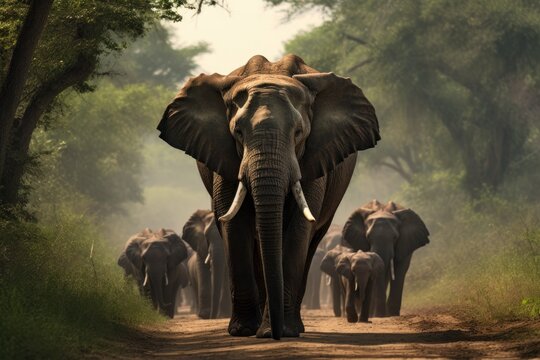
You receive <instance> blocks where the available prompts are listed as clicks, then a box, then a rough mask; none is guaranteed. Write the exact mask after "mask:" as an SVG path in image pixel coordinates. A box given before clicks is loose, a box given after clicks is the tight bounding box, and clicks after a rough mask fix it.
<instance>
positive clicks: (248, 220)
mask: <svg viewBox="0 0 540 360" xmlns="http://www.w3.org/2000/svg"><path fill="white" fill-rule="evenodd" d="M237 186H238V183H237V182H236V183H231V182H227V181H225V180H224V179H223V178H221V177H220V176H215V180H214V192H213V194H214V196H213V199H212V201H213V209H214V213H215V214H216V218H217V219H219V217H220V216H223V215H224V214H225V213H226V212H227V211H228V210H229V207H230V205H231V203H232V200H233V198H234V195H235V192H236V188H237ZM253 214H254V210H253V201H252V200H251V198H250V197H249V196H248V197H246V199H245V200H244V203H243V204H242V207H241V208H240V210H239V211H238V213H237V214H236V216H235V217H234V218H233V219H231V220H230V221H228V222H225V223H220V224H218V225H219V226H218V228H219V229H220V233H221V236H222V238H223V241H224V243H225V254H226V257H227V259H228V261H229V263H228V264H229V280H230V289H231V300H232V314H231V320H230V321H229V328H228V331H229V334H231V335H233V336H251V335H255V333H256V332H257V329H258V328H259V325H260V321H261V315H260V307H259V296H258V288H257V283H256V281H255V269H254V264H253V261H254V246H255V234H254V232H253V228H252V226H251V225H252V224H254V219H253Z"/></svg>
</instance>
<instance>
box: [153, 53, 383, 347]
mask: <svg viewBox="0 0 540 360" xmlns="http://www.w3.org/2000/svg"><path fill="white" fill-rule="evenodd" d="M158 130H160V132H161V134H160V137H161V138H162V139H164V140H165V141H166V142H168V143H169V144H170V145H171V146H173V147H176V148H178V149H181V150H183V151H185V152H186V153H187V154H189V155H191V156H192V157H194V158H195V159H196V160H197V164H198V169H199V172H200V175H201V178H202V180H203V183H204V185H205V187H206V189H207V190H208V192H209V194H210V195H211V197H212V208H213V210H214V212H215V214H216V217H217V218H218V219H219V220H220V222H219V228H220V232H221V234H222V236H223V238H224V240H225V244H226V251H227V252H228V255H229V258H230V271H231V274H230V277H231V291H232V299H233V313H232V317H231V320H230V322H229V328H228V330H229V333H230V334H231V335H236V336H249V335H254V334H256V335H257V337H273V338H274V339H280V338H281V336H289V337H291V336H298V335H299V333H300V332H302V331H304V327H303V324H302V320H301V317H300V307H301V303H302V297H303V295H304V290H305V285H306V278H307V273H308V270H309V267H310V263H311V258H312V256H313V254H314V253H315V250H316V248H317V244H318V243H319V241H320V240H321V238H322V237H323V236H324V234H325V233H326V231H327V229H328V227H329V226H330V224H331V222H332V218H333V216H334V214H335V211H336V209H337V207H338V205H339V203H340V201H341V199H342V197H343V195H344V193H345V190H346V189H347V186H348V184H349V181H350V179H351V176H352V173H353V171H354V167H355V163H356V154H357V152H358V151H359V150H364V149H367V148H371V147H373V146H375V144H376V143H377V141H378V140H379V139H380V136H379V128H378V122H377V118H376V115H375V110H374V108H373V106H372V105H371V104H370V102H369V101H368V100H367V99H366V97H365V96H364V94H363V93H362V91H361V90H360V88H358V87H357V86H356V85H354V84H353V83H352V82H351V80H350V79H347V78H342V77H339V76H337V75H334V74H333V73H320V72H318V71H317V70H315V69H313V68H311V67H309V66H307V65H306V64H305V63H304V61H303V60H302V59H300V58H299V57H297V56H295V55H286V56H284V57H283V58H282V59H280V60H279V61H276V62H269V61H268V60H267V59H266V58H264V57H263V56H254V57H252V58H251V59H250V60H249V61H248V62H247V63H246V65H244V66H242V67H240V68H238V69H236V70H234V71H233V72H231V73H230V74H229V75H219V74H213V75H205V74H201V75H199V76H197V77H195V78H191V79H190V80H189V81H188V82H187V83H186V84H185V85H184V87H183V88H182V89H181V90H180V92H179V93H178V95H177V96H176V98H175V99H174V100H173V101H172V103H171V104H170V105H169V106H168V107H167V109H166V110H165V113H164V115H163V118H162V119H161V122H160V124H159V126H158ZM284 255H286V256H284ZM261 308H263V309H264V310H263V311H262V314H261Z"/></svg>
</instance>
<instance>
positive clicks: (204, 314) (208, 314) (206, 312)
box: [198, 311, 210, 320]
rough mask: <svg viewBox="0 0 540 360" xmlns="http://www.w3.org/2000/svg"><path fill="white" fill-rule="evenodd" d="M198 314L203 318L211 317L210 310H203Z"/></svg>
mask: <svg viewBox="0 0 540 360" xmlns="http://www.w3.org/2000/svg"><path fill="white" fill-rule="evenodd" d="M198 316H199V317H200V318H201V319H205V320H206V319H210V311H201V312H200V313H199V314H198Z"/></svg>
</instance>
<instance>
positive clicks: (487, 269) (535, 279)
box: [404, 195, 540, 323]
mask: <svg viewBox="0 0 540 360" xmlns="http://www.w3.org/2000/svg"><path fill="white" fill-rule="evenodd" d="M444 201H447V202H448V203H449V204H451V206H447V207H446V208H443V209H445V211H447V210H448V208H449V209H450V210H451V211H452V214H451V215H452V216H451V217H450V215H448V214H446V218H444V219H442V220H441V217H440V216H439V217H437V214H432V213H428V216H427V217H428V219H427V221H426V223H427V224H428V226H429V224H430V223H431V224H434V225H432V226H431V228H433V229H434V230H432V236H431V243H430V244H429V245H428V246H426V247H425V248H423V249H421V250H419V251H418V252H417V254H415V255H414V257H413V261H412V265H411V269H410V271H409V274H408V278H407V284H406V290H405V298H404V305H405V306H404V307H405V308H408V309H418V308H429V307H434V306H435V307H442V308H443V309H445V308H446V309H448V310H449V311H452V312H453V313H455V314H458V315H461V316H463V317H464V318H466V319H473V320H476V321H480V322H488V323H489V322H496V321H500V320H520V319H538V318H540V223H539V222H538V218H537V214H538V213H539V211H538V208H537V207H534V206H533V205H526V204H523V203H513V204H512V203H509V202H505V201H503V200H501V199H500V198H495V197H486V198H483V199H480V200H478V201H477V202H475V203H464V202H462V201H461V200H457V201H455V202H454V203H452V202H451V201H450V200H447V199H445V198H444V195H443V196H441V202H444ZM430 217H432V218H430ZM437 220H439V221H438V223H436V221H437Z"/></svg>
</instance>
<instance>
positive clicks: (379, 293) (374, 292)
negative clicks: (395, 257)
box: [336, 250, 386, 322]
mask: <svg viewBox="0 0 540 360" xmlns="http://www.w3.org/2000/svg"><path fill="white" fill-rule="evenodd" d="M336 272H337V273H338V274H340V275H341V280H342V282H343V285H344V287H345V312H346V314H347V321H348V322H357V321H358V319H360V321H361V322H368V319H369V316H370V313H373V314H374V316H375V317H382V316H385V314H386V307H385V300H386V283H385V282H384V281H385V278H384V262H383V261H382V259H381V258H380V256H379V255H377V254H375V253H374V252H363V251H361V250H359V251H357V252H352V253H351V252H346V253H344V254H342V255H341V256H339V257H338V261H337V264H336ZM377 299H382V301H377ZM372 304H373V305H375V306H374V308H373V309H372V308H371V306H372ZM358 313H360V317H359V316H358Z"/></svg>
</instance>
